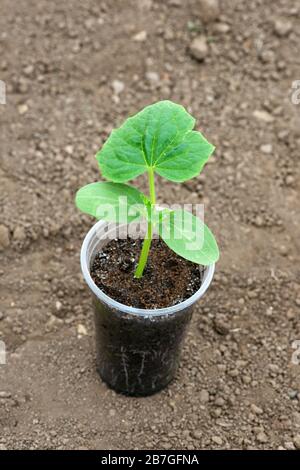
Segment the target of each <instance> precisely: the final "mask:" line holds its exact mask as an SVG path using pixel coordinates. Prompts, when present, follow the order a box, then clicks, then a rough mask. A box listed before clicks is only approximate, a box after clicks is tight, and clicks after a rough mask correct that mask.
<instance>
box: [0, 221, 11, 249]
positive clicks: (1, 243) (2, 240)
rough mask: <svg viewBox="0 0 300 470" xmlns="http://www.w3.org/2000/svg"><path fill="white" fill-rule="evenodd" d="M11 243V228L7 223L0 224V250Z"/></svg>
mask: <svg viewBox="0 0 300 470" xmlns="http://www.w3.org/2000/svg"><path fill="white" fill-rule="evenodd" d="M9 244H10V240H9V230H8V228H7V227H5V225H0V251H3V250H4V249H5V248H7V247H8V246H9Z"/></svg>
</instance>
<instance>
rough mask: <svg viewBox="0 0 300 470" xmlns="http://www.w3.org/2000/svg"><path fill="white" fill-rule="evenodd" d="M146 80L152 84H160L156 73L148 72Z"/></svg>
mask: <svg viewBox="0 0 300 470" xmlns="http://www.w3.org/2000/svg"><path fill="white" fill-rule="evenodd" d="M145 77H146V80H148V82H150V83H152V84H156V83H159V75H158V73H156V72H146V75H145Z"/></svg>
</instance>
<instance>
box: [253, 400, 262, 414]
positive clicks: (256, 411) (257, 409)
mask: <svg viewBox="0 0 300 470" xmlns="http://www.w3.org/2000/svg"><path fill="white" fill-rule="evenodd" d="M251 411H252V412H253V413H254V414H255V415H262V414H263V412H264V411H263V410H262V409H261V408H259V406H256V405H255V404H254V403H253V404H252V405H251Z"/></svg>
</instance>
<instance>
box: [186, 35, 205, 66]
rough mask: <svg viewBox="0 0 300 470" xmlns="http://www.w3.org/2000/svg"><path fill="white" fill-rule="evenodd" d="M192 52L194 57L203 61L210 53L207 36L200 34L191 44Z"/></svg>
mask: <svg viewBox="0 0 300 470" xmlns="http://www.w3.org/2000/svg"><path fill="white" fill-rule="evenodd" d="M190 53H191V56H192V57H194V59H197V60H199V61H200V62H201V61H203V60H204V59H205V58H206V57H207V55H208V45H207V41H206V37H205V36H198V37H196V38H195V39H194V40H193V41H192V44H191V45H190Z"/></svg>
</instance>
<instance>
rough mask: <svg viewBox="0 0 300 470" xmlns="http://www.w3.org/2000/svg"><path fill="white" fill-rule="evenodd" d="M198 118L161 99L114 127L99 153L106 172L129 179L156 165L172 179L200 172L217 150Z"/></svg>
mask: <svg viewBox="0 0 300 470" xmlns="http://www.w3.org/2000/svg"><path fill="white" fill-rule="evenodd" d="M194 125H195V119H194V118H193V117H192V116H191V115H190V114H189V113H188V112H187V111H186V110H185V109H184V108H183V107H182V106H180V105H178V104H175V103H172V102H171V101H160V102H158V103H155V104H153V105H150V106H147V107H146V108H144V109H143V110H142V111H141V112H139V113H138V114H136V115H135V116H133V117H131V118H129V119H127V121H125V123H124V124H123V125H122V126H121V127H120V128H119V129H116V130H114V131H113V132H112V133H111V135H110V137H109V138H108V140H107V142H106V143H105V144H104V146H103V148H102V149H101V150H100V151H99V152H98V153H97V155H96V158H97V160H98V163H99V167H100V170H101V172H102V175H103V176H104V177H105V178H107V179H109V180H112V181H115V182H126V181H128V180H130V179H133V178H135V177H136V176H138V175H141V174H142V173H144V172H145V171H147V170H148V169H149V168H153V169H154V171H156V172H157V173H158V174H160V175H161V176H163V177H165V178H167V179H169V180H171V181H186V180H187V179H190V178H192V177H194V176H196V175H197V174H198V173H199V172H200V171H201V169H202V167H203V165H204V164H205V162H206V161H207V160H208V158H209V157H210V155H211V154H212V153H213V151H214V146H213V145H211V144H210V143H209V142H208V141H207V140H206V139H205V138H204V137H203V136H202V134H201V133H200V132H196V131H193V130H192V129H193V128H194Z"/></svg>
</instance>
